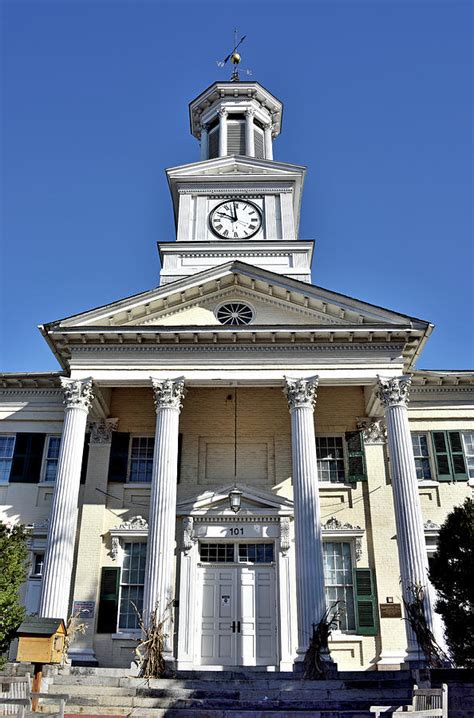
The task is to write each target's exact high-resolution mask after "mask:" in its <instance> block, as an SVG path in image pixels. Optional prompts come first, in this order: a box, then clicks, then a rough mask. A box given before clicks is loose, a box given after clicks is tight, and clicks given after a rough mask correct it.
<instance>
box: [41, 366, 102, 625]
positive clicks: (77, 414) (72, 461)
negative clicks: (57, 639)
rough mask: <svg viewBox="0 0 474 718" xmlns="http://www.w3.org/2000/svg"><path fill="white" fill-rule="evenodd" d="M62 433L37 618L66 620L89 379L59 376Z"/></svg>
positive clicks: (89, 401) (89, 396)
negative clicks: (62, 411) (61, 400)
mask: <svg viewBox="0 0 474 718" xmlns="http://www.w3.org/2000/svg"><path fill="white" fill-rule="evenodd" d="M61 385H62V388H63V392H64V404H65V406H66V409H65V412H64V425H63V433H62V436H61V448H60V450H59V459H58V471H57V475H56V484H55V487H54V496H53V506H52V510H51V518H50V528H49V534H48V543H47V546H46V555H45V566H44V574H43V584H42V589H41V600H40V606H39V615H40V616H42V617H44V618H62V619H64V620H67V618H68V609H69V594H70V589H71V579H72V571H73V559H74V545H75V539H76V527H77V503H78V497H79V487H80V479H81V464H82V454H83V450H84V438H85V433H86V423H87V414H88V411H89V407H90V403H91V401H92V379H82V380H81V379H77V380H75V379H67V378H65V377H61Z"/></svg>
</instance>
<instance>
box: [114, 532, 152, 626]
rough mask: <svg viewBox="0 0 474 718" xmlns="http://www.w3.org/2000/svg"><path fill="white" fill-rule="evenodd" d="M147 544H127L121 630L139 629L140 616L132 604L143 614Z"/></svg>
mask: <svg viewBox="0 0 474 718" xmlns="http://www.w3.org/2000/svg"><path fill="white" fill-rule="evenodd" d="M145 561H146V543H135V542H131V543H125V544H124V546H123V566H122V571H121V579H120V613H119V628H121V629H132V630H134V629H137V628H139V625H138V616H137V614H136V611H135V609H134V607H133V605H132V604H135V606H136V608H137V611H138V612H139V613H140V614H141V613H142V609H143V584H144V582H145Z"/></svg>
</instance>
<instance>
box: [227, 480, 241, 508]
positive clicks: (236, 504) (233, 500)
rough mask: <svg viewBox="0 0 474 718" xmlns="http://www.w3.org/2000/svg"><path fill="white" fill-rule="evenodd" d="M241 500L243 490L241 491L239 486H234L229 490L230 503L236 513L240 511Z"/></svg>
mask: <svg viewBox="0 0 474 718" xmlns="http://www.w3.org/2000/svg"><path fill="white" fill-rule="evenodd" d="M241 500H242V491H239V489H238V488H237V486H234V488H233V489H232V490H231V491H229V505H230V508H231V510H232V511H233V512H234V514H237V513H239V511H240V503H241Z"/></svg>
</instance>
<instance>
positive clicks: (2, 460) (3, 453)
mask: <svg viewBox="0 0 474 718" xmlns="http://www.w3.org/2000/svg"><path fill="white" fill-rule="evenodd" d="M14 448H15V437H14V436H0V481H8V480H9V478H10V470H11V467H12V458H13V450H14Z"/></svg>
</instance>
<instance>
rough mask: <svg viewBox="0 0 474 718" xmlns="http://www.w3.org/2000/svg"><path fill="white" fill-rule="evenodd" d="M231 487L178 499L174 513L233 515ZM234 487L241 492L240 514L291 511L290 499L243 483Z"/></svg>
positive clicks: (182, 514)
mask: <svg viewBox="0 0 474 718" xmlns="http://www.w3.org/2000/svg"><path fill="white" fill-rule="evenodd" d="M233 488H235V487H234V484H229V485H228V486H227V485H226V486H221V487H219V488H218V489H214V490H212V491H205V492H203V493H200V494H198V495H196V496H192V497H187V498H186V499H183V500H181V501H178V503H177V507H176V513H177V514H178V516H186V515H189V514H203V513H224V514H228V515H230V516H234V515H235V514H234V513H233V512H232V511H231V509H230V506H229V492H230V491H231V490H232V489H233ZM236 488H237V489H238V490H239V491H241V492H242V495H241V511H240V512H239V513H241V514H245V513H263V512H265V513H269V512H271V513H279V514H287V515H288V514H291V513H292V512H293V502H292V501H291V499H287V498H285V497H283V496H278V495H277V494H274V493H270V492H269V491H262V490H261V489H255V488H254V487H252V486H247V485H244V484H237V485H236Z"/></svg>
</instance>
